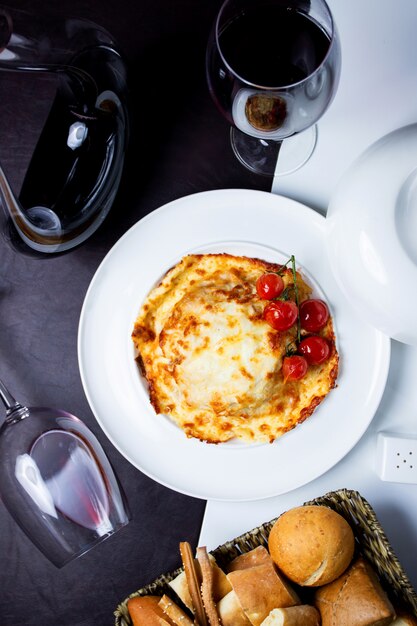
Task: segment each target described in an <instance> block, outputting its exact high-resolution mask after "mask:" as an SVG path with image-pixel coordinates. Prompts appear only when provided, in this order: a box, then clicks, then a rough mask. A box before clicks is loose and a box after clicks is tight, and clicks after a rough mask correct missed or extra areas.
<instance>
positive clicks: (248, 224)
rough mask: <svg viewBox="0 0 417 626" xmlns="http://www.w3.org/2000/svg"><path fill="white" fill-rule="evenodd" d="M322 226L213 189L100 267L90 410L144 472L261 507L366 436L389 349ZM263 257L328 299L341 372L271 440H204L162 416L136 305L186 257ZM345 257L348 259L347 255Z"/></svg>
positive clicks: (152, 217)
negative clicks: (336, 269)
mask: <svg viewBox="0 0 417 626" xmlns="http://www.w3.org/2000/svg"><path fill="white" fill-rule="evenodd" d="M324 236H325V219H324V218H323V217H322V216H320V215H319V214H318V213H316V212H315V211H313V210H311V209H309V208H307V207H305V206H304V205H302V204H299V203H297V202H294V201H292V200H289V199H288V198H284V197H281V196H277V195H273V194H270V193H266V192H259V191H248V190H222V191H210V192H203V193H198V194H195V195H190V196H187V197H185V198H181V199H179V200H176V201H174V202H171V203H169V204H167V205H165V206H163V207H161V208H159V209H158V210H156V211H154V212H153V213H151V214H149V215H148V216H146V217H145V218H144V219H142V220H141V221H139V222H138V223H137V224H135V226H133V227H132V228H131V229H130V230H129V231H128V232H127V233H126V234H125V235H124V236H123V237H122V238H121V239H120V240H119V241H118V243H117V244H116V245H115V246H114V247H113V248H112V249H111V250H110V252H109V253H108V255H107V256H106V257H105V259H104V260H103V262H102V263H101V265H100V267H99V268H98V270H97V272H96V274H95V276H94V278H93V280H92V282H91V285H90V287H89V289H88V292H87V294H86V298H85V302H84V305H83V308H82V312H81V318H80V326H79V335H78V355H79V366H80V372H81V378H82V382H83V385H84V389H85V393H86V395H87V398H88V401H89V403H90V406H91V408H92V410H93V412H94V414H95V416H96V419H97V421H98V423H99V424H100V426H101V428H102V429H103V431H104V432H105V433H106V435H107V437H108V438H109V439H110V440H111V441H112V443H113V444H114V445H115V446H116V448H117V449H118V450H119V451H120V452H121V453H122V454H123V455H124V456H125V457H126V458H127V459H128V460H129V461H130V462H131V463H132V464H133V465H134V466H136V467H137V468H138V469H140V470H141V471H142V472H144V473H145V474H147V475H148V476H150V477H151V478H153V479H155V480H156V481H158V482H160V483H162V484H164V485H166V486H167V487H170V488H172V489H174V490H176V491H179V492H182V493H185V494H188V495H191V496H195V497H199V498H204V499H214V500H216V499H217V500H256V499H262V498H266V497H270V496H274V495H278V494H281V493H285V492H287V491H290V490H292V489H295V488H297V487H300V486H301V485H304V484H305V483H307V482H309V481H311V480H313V479H314V478H317V477H318V476H319V475H321V474H323V473H324V472H326V471H327V470H328V469H330V468H331V467H332V466H333V465H335V464H336V463H337V462H338V461H339V460H340V459H341V458H342V457H343V456H344V455H345V454H347V452H349V450H350V449H351V448H352V447H353V446H354V445H355V444H356V442H357V441H358V440H359V439H360V437H361V436H362V434H363V433H364V431H365V430H366V428H367V426H368V425H369V423H370V421H371V420H372V417H373V416H374V414H375V411H376V409H377V407H378V404H379V402H380V399H381V396H382V393H383V390H384V387H385V382H386V378H387V374H388V366H389V355H390V342H389V339H387V338H386V337H385V336H384V335H383V334H382V333H380V332H379V331H377V330H375V329H374V328H373V327H371V326H369V325H368V324H367V323H366V322H364V321H363V320H362V319H361V318H359V317H357V314H356V313H355V310H354V308H353V307H351V306H350V304H349V302H348V301H347V300H346V299H345V296H344V295H343V294H342V292H341V291H340V289H339V288H338V286H337V284H336V282H335V279H334V278H333V275H332V270H331V268H330V267H329V265H328V262H327V261H326V258H327V257H326V254H325V245H324ZM195 250H199V251H205V252H219V251H225V252H230V253H233V254H246V255H248V256H258V257H261V258H265V259H266V260H270V261H281V260H282V258H283V257H287V258H288V257H289V256H290V255H291V254H295V256H296V261H297V265H298V266H301V267H302V268H303V269H305V270H306V272H307V273H308V276H309V278H310V280H312V281H313V283H314V284H315V285H316V288H317V289H318V290H319V292H320V293H321V294H322V297H324V298H325V299H326V300H327V302H328V303H330V306H331V309H332V313H333V315H334V319H335V326H336V333H337V339H338V349H339V352H340V374H339V379H338V386H337V387H336V388H335V389H334V390H332V392H331V393H330V394H329V396H328V397H327V398H326V399H325V400H324V402H323V403H322V404H321V405H320V406H319V407H318V408H317V409H316V411H315V412H314V414H313V415H312V416H311V417H310V418H309V419H308V420H307V421H306V422H304V423H303V424H301V425H300V426H298V427H297V428H295V429H294V430H292V431H291V432H289V433H287V434H286V435H284V436H283V437H282V438H280V439H279V440H277V441H276V442H274V443H273V444H262V445H260V444H259V445H244V444H229V443H226V444H219V445H210V444H205V443H202V442H200V441H197V440H194V439H187V438H186V437H185V435H184V434H183V432H182V431H181V430H180V429H179V428H177V427H176V426H175V425H174V424H173V423H172V422H171V421H170V420H169V419H168V418H165V417H164V416H157V415H155V413H154V411H153V409H152V407H151V405H150V403H149V399H148V396H147V393H146V387H145V385H144V384H143V381H142V380H141V378H140V376H139V373H138V369H137V366H136V363H135V361H134V351H133V345H132V341H131V338H130V335H131V331H132V328H133V324H134V321H135V318H136V316H137V314H138V311H139V308H140V306H141V302H142V301H143V300H144V298H145V296H146V295H147V293H148V292H149V290H150V289H151V288H152V286H153V285H154V284H155V283H156V282H157V281H158V280H159V279H160V278H161V276H163V274H164V273H165V272H166V270H167V269H169V268H170V267H171V266H172V265H173V264H174V263H176V262H177V261H179V260H180V259H181V257H182V256H183V255H184V254H187V253H189V252H190V251H195ZM347 262H348V260H347Z"/></svg>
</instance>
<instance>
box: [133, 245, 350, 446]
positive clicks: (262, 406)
mask: <svg viewBox="0 0 417 626" xmlns="http://www.w3.org/2000/svg"><path fill="white" fill-rule="evenodd" d="M278 269H280V267H279V266H277V265H275V264H271V263H267V262H265V261H261V260H259V259H249V258H246V257H235V256H231V255H228V254H205V255H189V256H186V257H184V258H183V259H182V261H181V262H180V263H178V264H177V265H176V266H175V267H174V268H172V269H171V270H170V271H169V272H168V273H167V274H166V276H165V277H164V279H163V280H162V282H161V283H160V285H158V286H157V287H155V289H153V290H152V291H151V293H150V294H149V295H148V297H147V299H146V301H145V303H144V304H143V306H142V309H141V311H140V313H139V316H138V318H137V320H136V323H135V327H134V330H133V333H132V338H133V341H134V343H135V346H136V349H137V360H138V363H139V365H140V368H141V371H142V373H143V375H144V376H145V377H146V379H147V381H148V385H149V394H150V400H151V403H152V405H153V407H154V409H155V411H156V412H157V413H163V414H166V415H169V416H170V417H171V418H172V419H173V420H174V421H175V422H176V423H177V424H178V426H180V427H181V428H182V429H183V430H184V431H185V433H186V434H187V436H189V437H197V438H199V439H201V440H204V441H208V442H213V443H217V442H222V441H227V440H228V439H232V438H234V437H237V438H239V439H242V440H246V441H273V440H274V439H276V438H277V437H279V436H280V435H282V434H283V433H284V432H287V431H288V430H290V429H291V428H293V427H294V426H295V425H296V424H297V423H299V422H301V421H303V420H304V419H306V417H308V415H310V414H311V413H312V411H313V410H314V408H315V407H316V406H317V405H318V404H319V403H320V402H321V400H322V399H323V398H324V397H325V395H326V394H327V393H328V392H329V390H330V389H331V388H332V387H333V386H334V384H335V379H336V375H337V363H338V357H337V352H336V348H335V342H334V335H333V330H332V324H331V320H329V322H328V323H327V326H326V328H325V329H323V331H321V333H320V334H322V335H323V336H325V337H326V338H327V340H328V341H329V343H330V345H331V356H330V358H329V359H328V360H327V361H326V362H325V363H324V364H322V365H318V366H310V367H309V370H308V372H307V374H306V376H305V377H304V378H303V379H302V380H301V381H291V382H290V381H287V382H286V383H284V381H283V376H282V371H281V366H282V359H283V357H284V356H285V352H286V347H287V345H288V344H289V343H292V342H293V341H294V339H295V335H296V327H293V328H292V329H290V330H289V331H287V332H285V333H283V332H278V331H275V330H274V329H272V328H271V327H270V326H269V324H268V323H267V322H265V320H264V319H263V310H264V308H265V306H266V304H267V301H265V300H262V299H260V298H259V297H258V295H257V293H256V280H257V278H258V277H259V276H261V275H262V274H263V273H265V272H267V271H278ZM283 279H284V284H285V285H286V286H288V287H289V295H290V297H292V299H294V293H293V290H292V285H293V278H292V273H291V271H290V270H286V271H284V274H283ZM297 285H298V291H299V298H300V301H302V300H305V299H306V298H308V297H309V295H310V293H311V289H310V287H309V286H308V285H307V284H306V283H305V281H304V280H303V278H302V277H301V275H300V274H299V273H298V272H297Z"/></svg>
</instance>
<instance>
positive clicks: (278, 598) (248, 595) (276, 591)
mask: <svg viewBox="0 0 417 626" xmlns="http://www.w3.org/2000/svg"><path fill="white" fill-rule="evenodd" d="M227 578H228V579H229V581H230V583H231V585H232V587H233V591H234V592H235V593H236V596H237V598H238V600H239V604H240V606H241V607H242V609H243V611H244V613H245V615H246V617H247V618H248V619H249V621H250V622H251V624H254V626H259V624H261V623H262V622H263V620H264V619H265V617H266V616H267V615H269V613H270V612H271V611H272V609H275V608H277V607H287V606H294V605H295V604H300V600H299V598H298V596H297V594H296V593H295V591H294V590H293V589H292V588H291V587H290V586H289V585H288V584H287V582H286V581H285V580H284V579H283V578H282V577H281V576H280V575H279V574H278V572H277V571H276V569H275V566H274V564H273V562H272V560H270V561H266V562H265V563H262V565H256V566H255V567H248V568H246V569H241V570H235V571H234V572H230V573H229V574H228V575H227Z"/></svg>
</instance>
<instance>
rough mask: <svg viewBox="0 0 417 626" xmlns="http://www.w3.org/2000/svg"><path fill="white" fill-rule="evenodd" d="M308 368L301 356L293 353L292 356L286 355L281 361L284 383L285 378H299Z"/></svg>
mask: <svg viewBox="0 0 417 626" xmlns="http://www.w3.org/2000/svg"><path fill="white" fill-rule="evenodd" d="M307 369H308V364H307V361H306V360H305V358H304V357H303V356H298V355H297V354H294V355H293V356H286V357H284V360H283V362H282V374H283V376H284V383H286V382H287V380H300V378H303V376H305V374H306V372H307Z"/></svg>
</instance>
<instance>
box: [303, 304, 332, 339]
mask: <svg viewBox="0 0 417 626" xmlns="http://www.w3.org/2000/svg"><path fill="white" fill-rule="evenodd" d="M328 319H329V309H328V308H327V304H326V303H325V302H323V300H314V299H311V300H304V302H302V303H301V304H300V324H301V328H304V330H307V331H308V332H309V333H316V332H317V331H318V330H320V329H321V328H323V326H325V325H326V322H327V320H328Z"/></svg>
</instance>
